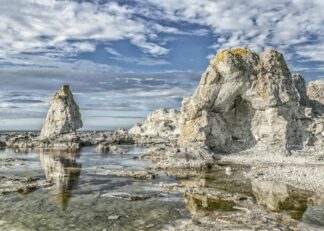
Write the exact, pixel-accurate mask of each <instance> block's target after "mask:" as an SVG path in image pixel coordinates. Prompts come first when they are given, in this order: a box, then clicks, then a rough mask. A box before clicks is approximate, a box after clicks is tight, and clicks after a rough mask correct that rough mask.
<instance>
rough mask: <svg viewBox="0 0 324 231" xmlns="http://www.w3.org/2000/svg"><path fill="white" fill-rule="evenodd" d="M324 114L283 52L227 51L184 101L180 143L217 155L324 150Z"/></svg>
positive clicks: (221, 53) (238, 49)
mask: <svg viewBox="0 0 324 231" xmlns="http://www.w3.org/2000/svg"><path fill="white" fill-rule="evenodd" d="M310 86H313V85H312V84H311V85H310ZM310 86H309V88H308V89H310ZM313 88H314V89H315V87H313ZM312 92H317V93H322V92H323V91H320V90H313V91H312ZM317 93H316V94H317ZM308 94H309V95H310V91H309V90H308ZM323 112H324V110H323V105H322V104H317V106H316V108H314V105H313V104H312V103H310V100H309V99H308V96H307V95H306V87H305V83H304V80H303V78H302V76H300V75H294V76H292V74H291V73H290V71H289V69H288V66H287V64H286V62H285V60H284V57H283V55H282V54H281V53H279V52H278V51H276V50H274V49H268V50H266V51H265V52H263V53H261V54H260V55H259V54H256V53H254V52H252V51H250V50H249V49H246V48H237V49H231V50H224V51H221V52H219V53H217V55H216V57H215V58H214V59H213V60H212V61H211V63H210V65H209V67H208V68H207V70H206V71H205V73H204V74H203V75H202V77H201V81H200V84H199V86H198V88H197V89H196V91H195V93H194V94H193V96H191V97H190V98H187V99H184V100H183V102H182V108H181V118H180V138H179V144H180V146H181V147H198V146H203V147H208V148H211V149H212V150H214V151H216V152H238V151H243V150H247V149H250V148H260V149H262V150H267V151H275V152H277V151H283V152H285V153H286V152H287V151H288V152H291V151H294V150H302V149H305V148H306V149H307V148H310V149H312V150H323V145H324V142H323V138H324V120H323Z"/></svg>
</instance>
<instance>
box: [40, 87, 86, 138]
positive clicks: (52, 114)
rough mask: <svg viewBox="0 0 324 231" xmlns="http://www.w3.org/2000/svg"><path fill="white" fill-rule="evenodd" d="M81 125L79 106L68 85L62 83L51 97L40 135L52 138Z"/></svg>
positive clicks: (72, 130)
mask: <svg viewBox="0 0 324 231" xmlns="http://www.w3.org/2000/svg"><path fill="white" fill-rule="evenodd" d="M81 127H82V120H81V114H80V112H79V107H78V105H77V104H76V102H75V101H74V99H73V94H72V92H71V91H70V88H69V86H68V85H63V86H62V87H61V89H60V90H59V91H57V92H56V93H55V94H54V96H53V97H52V99H51V106H50V108H49V110H48V113H47V117H46V120H45V123H44V125H43V128H42V131H41V134H40V137H41V138H52V137H55V136H58V135H61V134H65V133H69V132H75V131H76V129H78V128H81Z"/></svg>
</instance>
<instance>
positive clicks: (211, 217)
mask: <svg viewBox="0 0 324 231" xmlns="http://www.w3.org/2000/svg"><path fill="white" fill-rule="evenodd" d="M323 86H324V84H323V81H314V82H310V83H308V85H307V86H306V84H305V81H304V79H303V77H302V76H300V75H299V74H291V73H290V70H289V68H288V66H287V64H286V63H285V60H284V57H283V55H282V54H281V53H279V52H277V51H275V50H273V49H269V50H267V51H265V52H263V53H261V54H256V53H254V52H252V51H250V50H249V49H246V48H239V49H232V50H225V51H221V52H219V53H218V54H217V55H216V57H215V58H214V59H213V60H211V63H210V65H209V67H208V68H207V70H206V72H205V73H204V74H203V75H202V78H201V82H200V84H199V86H198V88H197V90H196V91H195V93H194V94H193V96H191V97H189V98H187V99H184V101H183V103H182V107H181V110H180V111H177V110H175V109H171V110H169V111H168V110H165V109H157V110H156V111H153V112H152V113H150V115H148V118H147V120H146V121H145V122H144V123H143V124H135V125H134V127H133V128H131V129H130V130H129V131H126V130H122V129H119V130H116V131H102V132H82V131H76V130H77V129H78V128H81V127H82V121H81V114H80V113H79V108H78V106H77V104H76V102H75V101H74V99H73V95H72V93H71V92H70V89H69V87H68V86H63V87H62V88H61V89H60V90H59V91H58V92H56V93H55V94H54V96H53V98H52V101H51V107H50V109H49V112H48V115H47V118H46V120H45V122H44V126H43V129H42V131H41V133H40V134H39V133H36V132H16V133H3V134H1V136H0V137H1V139H0V140H1V141H0V148H2V149H4V148H8V149H13V150H15V151H16V152H24V151H25V152H26V151H30V150H70V151H72V150H74V151H75V150H80V149H81V148H82V147H87V146H94V145H95V146H96V152H97V153H101V154H126V153H127V150H125V149H124V148H123V147H122V146H123V145H137V146H140V147H145V148H146V150H147V151H146V153H145V154H143V155H141V156H136V157H134V158H136V159H141V160H143V159H148V160H151V162H152V164H151V165H150V166H147V167H146V168H145V169H142V170H140V171H123V170H118V171H117V170H112V169H109V168H105V167H100V166H98V168H97V169H96V174H100V175H113V176H117V177H128V178H133V179H137V180H152V179H154V178H155V177H156V176H157V175H159V174H167V175H172V176H175V177H177V178H179V179H184V178H191V177H199V176H201V175H204V174H206V173H208V172H209V171H220V172H223V173H226V174H228V175H231V174H232V172H233V169H232V167H231V166H232V165H237V164H239V165H245V166H248V167H249V171H245V172H240V174H241V175H244V177H245V178H247V179H249V181H251V182H252V183H251V184H252V188H253V190H255V192H254V193H257V195H259V196H260V198H259V200H258V201H259V203H260V204H267V205H268V204H269V203H268V202H265V200H266V199H264V197H265V196H264V195H261V194H263V193H266V192H263V191H262V190H263V189H266V188H271V190H272V191H271V190H270V191H271V192H273V193H274V194H275V193H276V192H277V191H278V192H279V193H280V195H281V194H284V195H283V197H282V198H281V199H282V200H283V201H286V199H287V198H289V197H290V194H291V191H289V190H288V186H286V185H289V187H294V188H296V189H298V190H305V191H307V192H309V193H310V194H312V195H313V194H314V193H316V194H318V193H319V194H320V193H322V192H324V180H323V175H324V105H323V104H322V103H323V89H324V88H323ZM8 161H10V160H8ZM228 164H230V166H228ZM2 180H4V179H2ZM7 181H8V182H10V181H14V180H13V179H8V180H7ZM25 181H26V180H25V179H21V181H20V183H21V184H23V186H21V187H20V186H19V187H20V188H19V189H18V188H17V187H16V188H17V190H23V189H24V188H28V187H29V186H26V185H24V182H25ZM184 182H185V181H182V182H181V184H174V185H170V184H169V185H167V184H163V185H162V187H166V188H168V190H170V191H177V192H181V193H184V195H185V196H186V197H187V199H188V201H189V202H188V203H189V207H190V204H191V206H192V207H190V208H189V210H190V209H192V210H193V211H191V212H192V214H193V217H192V219H189V220H180V221H178V222H176V223H175V224H170V225H169V226H166V227H165V229H164V230H223V229H229V228H233V229H244V228H247V227H249V228H252V229H265V228H269V227H271V228H277V229H278V230H300V229H301V228H300V227H298V225H300V224H299V223H298V222H296V221H295V220H294V219H290V218H287V217H285V216H284V215H283V214H281V213H280V214H274V213H270V212H267V210H264V209H262V208H259V207H257V206H256V205H255V204H254V203H252V200H253V197H244V199H242V198H241V196H240V195H234V196H233V194H231V195H226V193H224V192H223V193H219V192H216V191H213V190H212V189H208V188H206V187H201V184H204V180H201V181H200V180H199V181H191V183H190V184H186V183H184ZM256 182H259V183H256ZM259 185H262V186H261V188H260V187H259ZM277 185H281V186H280V187H277ZM45 186H46V185H43V184H36V185H35V183H34V182H32V184H31V185H30V187H31V188H34V187H45ZM17 190H16V191H17ZM306 194H307V193H306ZM126 197H127V198H130V199H129V200H132V198H133V197H132V196H129V195H128V196H126ZM147 198H149V196H147V195H146V196H143V197H142V199H143V200H144V199H147ZM133 199H134V200H137V199H138V200H140V199H141V197H140V196H134V198H133ZM281 199H280V200H281ZM209 200H210V201H213V203H216V204H219V203H221V204H222V205H223V206H225V207H226V206H229V209H230V210H232V209H234V210H237V214H236V215H233V214H231V216H229V217H226V218H222V219H223V220H221V218H220V216H217V213H216V214H215V213H213V214H210V213H207V212H206V211H205V212H196V210H197V208H196V207H197V205H193V204H195V203H193V202H197V201H200V202H199V203H200V204H201V206H202V207H204V206H205V204H206V203H207V201H209ZM190 201H191V202H190ZM288 202H289V201H288ZM288 202H287V203H288ZM204 203H205V204H204ZM271 203H272V205H271V208H270V209H272V210H276V209H275V208H276V206H277V207H278V203H277V202H273V201H271ZM303 203H306V202H305V200H303ZM196 204H197V203H196ZM207 204H208V203H207ZM234 204H235V208H234ZM195 206H196V207H195ZM206 206H207V205H206ZM207 207H208V206H207ZM226 208H227V207H226ZM229 220H230V222H229ZM227 221H228V222H229V223H230V225H226V222H227ZM233 224H240V225H237V226H235V225H233ZM302 228H303V229H302V230H308V227H302ZM309 230H312V229H309Z"/></svg>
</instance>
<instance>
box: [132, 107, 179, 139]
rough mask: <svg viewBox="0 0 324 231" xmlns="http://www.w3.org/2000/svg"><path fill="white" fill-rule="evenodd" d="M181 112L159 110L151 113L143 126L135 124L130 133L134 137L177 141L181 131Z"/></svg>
mask: <svg viewBox="0 0 324 231" xmlns="http://www.w3.org/2000/svg"><path fill="white" fill-rule="evenodd" d="M179 119H180V112H179V111H177V110H175V109H170V111H167V110H166V109H162V108H160V109H157V110H155V111H153V112H151V113H150V114H149V115H148V117H147V119H146V121H145V122H144V123H143V124H139V123H137V124H135V125H134V127H132V128H131V129H130V130H129V131H128V133H129V134H130V135H131V136H133V137H135V138H136V137H148V138H161V139H163V140H165V141H169V140H176V139H177V138H178V136H179V134H180V131H179Z"/></svg>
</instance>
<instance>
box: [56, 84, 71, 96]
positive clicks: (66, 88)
mask: <svg viewBox="0 0 324 231" xmlns="http://www.w3.org/2000/svg"><path fill="white" fill-rule="evenodd" d="M58 93H59V95H62V96H68V95H72V92H71V90H70V86H69V85H62V87H61V88H60V90H59V91H58Z"/></svg>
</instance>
